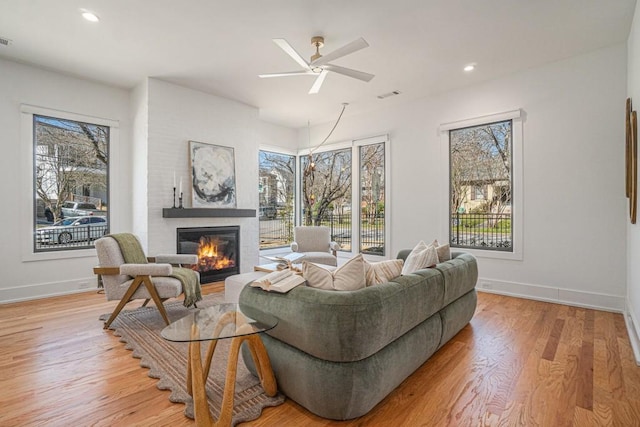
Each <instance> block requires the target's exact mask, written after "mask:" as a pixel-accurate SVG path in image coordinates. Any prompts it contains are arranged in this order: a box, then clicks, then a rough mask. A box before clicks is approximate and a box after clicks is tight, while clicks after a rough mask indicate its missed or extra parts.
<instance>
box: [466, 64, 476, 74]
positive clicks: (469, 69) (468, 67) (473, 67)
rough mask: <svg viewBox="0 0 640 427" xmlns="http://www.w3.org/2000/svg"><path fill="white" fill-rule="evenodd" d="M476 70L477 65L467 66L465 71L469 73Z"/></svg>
mask: <svg viewBox="0 0 640 427" xmlns="http://www.w3.org/2000/svg"><path fill="white" fill-rule="evenodd" d="M475 69H476V64H469V65H465V67H464V70H465V71H466V72H467V73H468V72H469V71H473V70H475Z"/></svg>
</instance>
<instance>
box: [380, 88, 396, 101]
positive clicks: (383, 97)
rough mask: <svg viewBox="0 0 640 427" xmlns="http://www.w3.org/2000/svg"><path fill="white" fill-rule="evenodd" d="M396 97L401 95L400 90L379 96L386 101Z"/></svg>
mask: <svg viewBox="0 0 640 427" xmlns="http://www.w3.org/2000/svg"><path fill="white" fill-rule="evenodd" d="M396 95H400V91H399V90H394V91H393V92H389V93H383V94H382V95H378V99H385V98H388V97H390V96H396Z"/></svg>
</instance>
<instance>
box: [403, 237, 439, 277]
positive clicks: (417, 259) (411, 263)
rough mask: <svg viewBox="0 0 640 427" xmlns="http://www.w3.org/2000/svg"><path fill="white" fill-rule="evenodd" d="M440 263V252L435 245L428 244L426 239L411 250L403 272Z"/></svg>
mask: <svg viewBox="0 0 640 427" xmlns="http://www.w3.org/2000/svg"><path fill="white" fill-rule="evenodd" d="M437 263H438V252H437V251H436V248H435V247H434V246H433V245H429V246H427V244H426V243H425V242H424V240H421V241H420V243H418V244H417V245H416V247H415V248H413V250H412V251H411V253H410V254H409V256H408V257H407V260H406V261H405V263H404V266H403V267H402V274H403V275H405V274H410V273H414V272H416V271H418V270H420V269H422V268H426V267H431V266H434V265H436V264H437Z"/></svg>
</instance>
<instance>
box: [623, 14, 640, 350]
mask: <svg viewBox="0 0 640 427" xmlns="http://www.w3.org/2000/svg"><path fill="white" fill-rule="evenodd" d="M627 50H628V57H627V58H628V59H627V61H628V68H627V79H628V80H627V95H628V97H630V98H631V101H632V102H633V104H634V106H633V108H634V110H637V111H640V74H639V73H640V8H638V7H636V10H635V14H634V17H633V24H632V26H631V32H630V34H629V40H628V41H627ZM636 185H638V183H637V182H636ZM638 219H639V221H638V222H637V223H636V224H631V223H630V221H628V220H627V221H626V223H627V313H628V316H627V327H628V329H629V336H630V337H631V343H632V345H633V348H634V352H635V355H636V360H638V361H640V335H639V333H640V323H639V322H640V262H639V260H640V215H639V218H638Z"/></svg>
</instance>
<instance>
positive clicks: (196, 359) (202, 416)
mask: <svg viewBox="0 0 640 427" xmlns="http://www.w3.org/2000/svg"><path fill="white" fill-rule="evenodd" d="M194 328H197V327H195V325H194ZM193 332H194V333H195V334H197V333H198V332H197V330H195V331H193ZM245 341H246V342H247V345H248V346H249V350H250V351H251V357H252V358H253V362H254V364H255V366H256V370H257V372H258V376H259V377H260V383H261V384H262V387H263V388H264V391H265V393H266V394H267V396H275V394H276V392H277V390H278V389H277V385H276V379H275V376H274V375H273V369H272V368H271V361H270V360H269V355H268V354H267V350H266V348H265V347H264V344H263V343H262V340H261V339H260V336H259V335H258V334H253V335H243V336H239V337H235V338H231V347H230V349H229V359H228V361H227V374H226V378H225V385H224V394H223V397H222V406H221V408H220V417H219V418H218V420H214V419H213V417H212V416H211V413H210V412H209V405H208V403H207V392H206V383H207V376H208V373H209V368H210V367H211V358H210V357H207V361H206V363H205V365H204V366H203V364H202V356H201V354H200V341H191V342H190V343H189V359H188V365H187V387H188V389H189V391H190V392H191V395H192V396H193V412H194V418H195V422H196V426H198V427H205V426H206V427H209V426H215V427H222V426H224V427H226V426H230V425H231V418H232V416H233V400H234V395H235V388H236V375H237V372H238V355H239V353H240V347H241V346H242V343H243V342H245ZM216 343H217V340H213V341H211V342H210V343H209V351H208V353H210V354H211V356H213V351H214V350H215V347H216ZM208 356H209V355H208ZM205 373H206V374H207V375H205Z"/></svg>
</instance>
